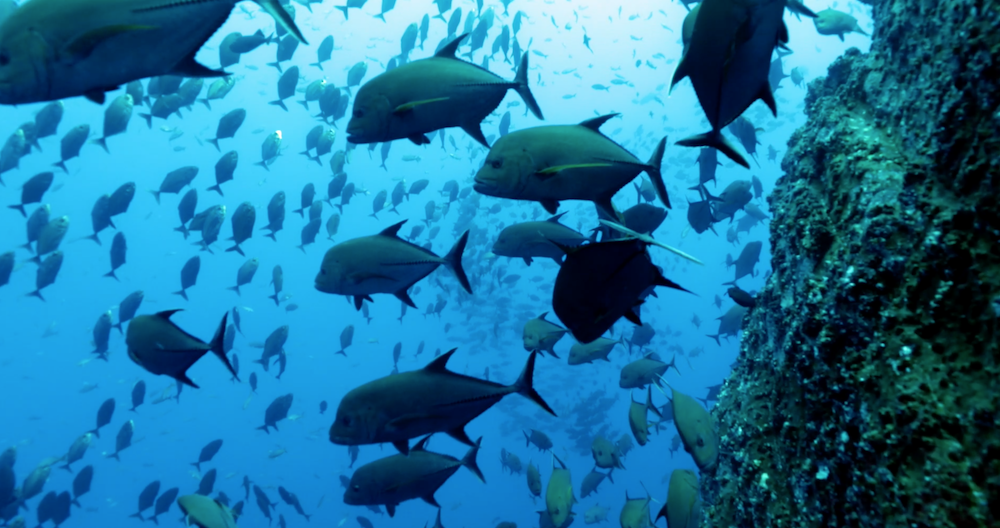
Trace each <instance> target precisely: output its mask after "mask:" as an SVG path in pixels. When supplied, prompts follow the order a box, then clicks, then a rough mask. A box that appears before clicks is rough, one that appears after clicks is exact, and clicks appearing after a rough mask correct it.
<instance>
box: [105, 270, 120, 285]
mask: <svg viewBox="0 0 1000 528" xmlns="http://www.w3.org/2000/svg"><path fill="white" fill-rule="evenodd" d="M104 276H105V277H111V278H112V279H115V280H116V281H118V282H121V279H119V278H118V275H115V270H111V271H109V272H107V273H105V274H104Z"/></svg>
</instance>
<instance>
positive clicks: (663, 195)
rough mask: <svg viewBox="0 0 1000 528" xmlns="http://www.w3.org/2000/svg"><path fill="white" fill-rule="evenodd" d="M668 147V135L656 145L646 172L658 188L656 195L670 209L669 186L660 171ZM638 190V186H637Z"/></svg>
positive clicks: (654, 186)
mask: <svg viewBox="0 0 1000 528" xmlns="http://www.w3.org/2000/svg"><path fill="white" fill-rule="evenodd" d="M666 149H667V136H663V139H661V140H660V142H659V143H658V144H657V145H656V150H654V151H653V155H652V156H650V157H649V162H648V163H647V165H646V174H649V179H650V180H651V181H652V182H653V188H654V189H656V196H658V197H659V198H660V201H661V202H663V205H665V206H666V207H667V209H670V208H671V207H670V197H669V196H667V186H666V184H664V183H663V174H661V173H660V166H661V165H662V164H663V153H664V151H666ZM636 191H638V188H636Z"/></svg>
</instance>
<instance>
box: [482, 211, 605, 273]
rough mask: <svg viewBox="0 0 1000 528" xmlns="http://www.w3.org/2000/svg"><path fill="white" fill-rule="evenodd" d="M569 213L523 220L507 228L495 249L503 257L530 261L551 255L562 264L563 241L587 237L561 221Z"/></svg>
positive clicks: (572, 243) (574, 242) (568, 242)
mask: <svg viewBox="0 0 1000 528" xmlns="http://www.w3.org/2000/svg"><path fill="white" fill-rule="evenodd" d="M564 214H565V213H560V214H558V215H555V216H553V217H551V218H549V219H548V220H545V221H542V222H521V223H517V224H513V225H510V226H507V227H505V228H503V230H501V231H500V234H499V235H497V239H496V241H495V242H494V243H493V248H492V249H491V251H492V252H493V254H494V255H499V256H501V257H510V258H520V259H523V260H524V263H525V264H526V265H529V266H530V265H531V263H532V262H533V261H534V259H536V258H550V259H552V260H554V261H555V262H556V263H557V264H562V260H563V257H564V256H565V252H564V251H563V250H562V249H561V248H560V247H559V245H563V246H568V247H575V246H578V245H580V244H582V243H584V242H585V241H586V240H587V237H585V236H583V235H582V234H580V233H578V232H577V231H575V230H573V229H571V228H569V227H567V226H565V225H563V224H561V223H559V219H560V218H562V216H563V215H564Z"/></svg>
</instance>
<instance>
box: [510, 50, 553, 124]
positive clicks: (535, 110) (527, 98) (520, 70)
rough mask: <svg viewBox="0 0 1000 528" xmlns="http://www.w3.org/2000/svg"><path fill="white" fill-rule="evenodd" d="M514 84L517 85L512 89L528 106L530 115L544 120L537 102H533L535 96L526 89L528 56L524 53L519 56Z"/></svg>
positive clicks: (529, 89)
mask: <svg viewBox="0 0 1000 528" xmlns="http://www.w3.org/2000/svg"><path fill="white" fill-rule="evenodd" d="M514 83H515V84H517V86H516V87H514V89H515V90H517V94H518V95H520V96H521V99H524V104H525V105H527V106H528V110H531V113H532V114H535V117H537V118H538V119H545V118H544V117H542V109H541V108H540V107H539V106H538V102H537V101H535V96H534V95H533V94H532V93H531V88H529V87H528V54H527V53H525V54H524V55H522V56H521V64H520V65H519V66H518V67H517V75H516V76H514Z"/></svg>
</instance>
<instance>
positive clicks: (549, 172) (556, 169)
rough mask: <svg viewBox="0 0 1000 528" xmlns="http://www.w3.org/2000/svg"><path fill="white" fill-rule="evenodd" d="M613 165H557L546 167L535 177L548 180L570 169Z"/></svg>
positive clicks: (604, 163) (603, 163) (611, 164)
mask: <svg viewBox="0 0 1000 528" xmlns="http://www.w3.org/2000/svg"><path fill="white" fill-rule="evenodd" d="M612 166H614V164H613V163H608V162H601V163H571V164H569V165H555V166H553V167H546V168H544V169H542V170H539V171H537V172H535V176H538V177H539V178H541V179H543V180H544V179H548V178H551V177H552V176H555V175H556V174H559V173H560V172H562V171H564V170H570V169H590V168H598V167H612Z"/></svg>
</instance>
